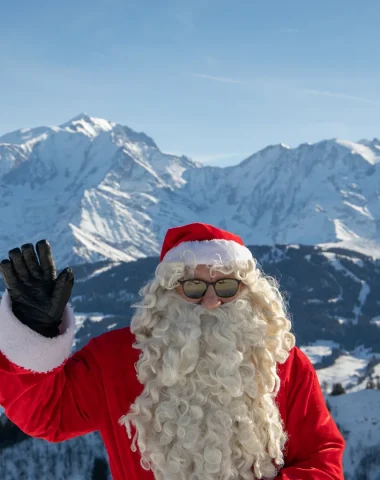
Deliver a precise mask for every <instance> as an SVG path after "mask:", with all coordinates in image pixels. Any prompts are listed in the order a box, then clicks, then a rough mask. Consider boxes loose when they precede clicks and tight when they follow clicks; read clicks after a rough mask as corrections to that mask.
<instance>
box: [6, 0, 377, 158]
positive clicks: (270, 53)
mask: <svg viewBox="0 0 380 480" xmlns="http://www.w3.org/2000/svg"><path fill="white" fill-rule="evenodd" d="M379 18H380V2H378V1H377V0H376V1H370V0H366V1H364V2H361V3H359V2H358V1H357V0H356V1H350V0H346V1H340V0H329V1H325V0H319V1H315V2H314V1H313V2H312V1H308V0H302V1H299V0H296V1H294V0H287V1H284V0H276V1H272V0H265V1H264V0H262V1H256V0H244V1H240V0H235V2H233V1H232V0H187V1H186V0H161V1H158V0H149V1H148V0H134V1H129V0H91V1H89V0H82V1H81V2H78V1H77V0H65V2H52V1H51V0H49V1H47V0H34V1H33V2H30V1H27V0H21V1H19V2H10V1H8V2H1V6H0V134H2V133H6V132H9V131H11V130H14V129H17V128H21V127H28V126H38V125H57V124H60V123H63V122H65V121H67V120H68V119H70V118H72V117H74V116H75V115H77V114H78V113H80V112H87V113H88V114H89V115H92V116H96V117H104V118H107V119H109V120H112V121H115V122H119V123H122V124H125V125H128V126H129V127H131V128H133V129H135V130H138V131H144V132H145V133H147V134H148V135H150V136H151V137H153V138H154V140H155V141H156V142H157V144H158V145H159V147H160V148H161V149H162V150H163V151H166V152H173V153H181V154H182V153H183V154H186V155H189V156H192V157H193V158H194V159H196V160H200V161H203V162H205V163H212V164H214V165H227V164H233V163H236V162H238V161H240V160H242V159H243V158H245V157H246V156H248V155H250V154H251V153H253V152H255V151H257V150H258V149H260V148H263V147H265V146H266V145H268V144H273V143H280V142H283V143H286V144H288V145H291V146H297V145H298V144H299V143H302V142H314V141H318V140H320V139H323V138H332V137H340V138H345V139H350V140H359V139H361V138H363V137H364V138H370V139H372V138H373V137H375V136H380V124H379V120H378V118H379V114H378V112H379V109H380V63H379V61H378V58H379V50H380V28H379Z"/></svg>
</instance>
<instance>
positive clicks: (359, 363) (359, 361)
mask: <svg viewBox="0 0 380 480" xmlns="http://www.w3.org/2000/svg"><path fill="white" fill-rule="evenodd" d="M367 364H368V361H367V360H365V359H363V358H357V357H355V356H353V355H341V356H340V357H339V358H337V359H336V360H335V362H334V364H333V365H332V366H331V367H327V368H321V369H318V370H317V375H318V379H319V383H320V384H321V385H323V384H325V383H326V384H327V385H328V388H329V389H331V387H332V386H333V384H334V383H341V384H342V385H343V387H344V388H346V389H347V388H350V387H353V386H356V385H357V382H358V378H359V377H360V376H361V375H362V374H363V373H364V370H365V368H366V366H367Z"/></svg>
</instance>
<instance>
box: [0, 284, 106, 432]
mask: <svg viewBox="0 0 380 480" xmlns="http://www.w3.org/2000/svg"><path fill="white" fill-rule="evenodd" d="M60 328H61V334H60V335H58V336H57V337H54V338H45V337H43V336H42V335H39V334H38V333H36V332H34V331H33V330H31V329H30V328H28V327H27V326H26V325H24V324H22V323H21V322H19V320H18V319H17V318H16V317H15V316H14V315H13V312H12V306H11V300H10V297H9V295H8V293H7V292H5V294H4V295H3V297H2V299H1V303H0V405H2V406H3V407H4V409H5V413H6V415H7V416H8V418H9V419H10V420H11V421H12V422H14V423H15V424H16V425H18V426H19V427H20V428H21V430H23V431H24V432H25V433H27V434H29V435H31V436H33V437H40V438H44V439H46V440H49V441H51V442H57V441H62V440H67V439H69V438H72V437H75V436H78V435H83V434H85V433H88V432H91V431H94V430H97V429H98V422H99V420H98V419H99V417H100V416H101V415H100V414H99V413H100V412H101V411H102V409H104V405H106V402H105V401H104V395H105V394H104V388H103V385H102V374H101V373H102V372H101V369H100V366H99V363H98V362H97V361H96V358H95V355H94V353H93V352H94V351H95V350H96V349H95V348H94V345H96V339H94V340H91V341H90V342H89V344H88V345H87V346H86V347H84V348H83V349H82V350H81V351H79V352H77V353H76V354H74V355H73V356H71V357H70V353H71V349H72V345H73V339H74V334H75V317H74V313H73V311H72V309H71V307H70V306H69V305H68V306H67V307H66V308H65V311H64V314H63V317H62V324H61V327H60Z"/></svg>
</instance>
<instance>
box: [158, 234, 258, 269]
mask: <svg viewBox="0 0 380 480" xmlns="http://www.w3.org/2000/svg"><path fill="white" fill-rule="evenodd" d="M248 260H252V253H251V252H250V250H249V249H248V248H247V247H245V246H244V245H240V244H239V243H237V242H235V241H232V240H202V241H193V242H182V243H180V244H179V245H177V246H176V247H174V248H172V249H171V250H169V251H168V252H167V254H166V255H165V257H164V258H163V260H162V261H163V262H164V263H166V262H184V263H185V264H190V265H191V264H195V265H200V264H205V265H212V264H213V263H214V262H217V263H219V262H221V263H223V264H227V263H234V262H246V261H248Z"/></svg>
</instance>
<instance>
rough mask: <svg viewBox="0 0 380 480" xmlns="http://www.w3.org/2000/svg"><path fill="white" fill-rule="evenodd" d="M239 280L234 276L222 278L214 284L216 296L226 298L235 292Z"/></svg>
mask: <svg viewBox="0 0 380 480" xmlns="http://www.w3.org/2000/svg"><path fill="white" fill-rule="evenodd" d="M238 289H239V282H238V281H237V280H235V279H234V278H223V279H222V280H219V281H218V282H217V283H216V284H215V292H216V294H217V295H218V297H222V298H228V297H233V296H234V295H236V294H237V291H238Z"/></svg>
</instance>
